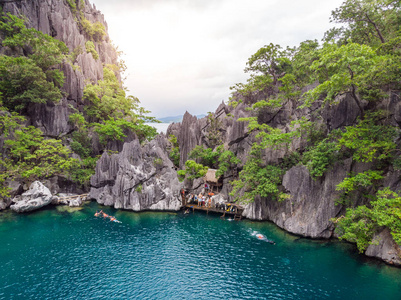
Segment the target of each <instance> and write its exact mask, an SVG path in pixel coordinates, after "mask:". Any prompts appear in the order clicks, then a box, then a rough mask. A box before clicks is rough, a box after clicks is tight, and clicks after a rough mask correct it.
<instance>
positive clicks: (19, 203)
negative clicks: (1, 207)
mask: <svg viewBox="0 0 401 300" xmlns="http://www.w3.org/2000/svg"><path fill="white" fill-rule="evenodd" d="M52 199H53V197H52V194H51V193H50V190H49V189H48V188H47V187H45V186H44V185H43V184H42V183H41V182H39V181H35V182H33V183H32V184H31V186H30V187H29V190H28V191H27V192H25V193H23V194H22V195H21V197H18V198H14V199H13V200H12V201H13V202H15V204H14V205H11V206H10V208H11V209H12V210H13V211H15V212H18V213H24V212H29V211H33V210H37V209H39V208H42V207H44V206H46V205H49V204H50V203H51V202H52Z"/></svg>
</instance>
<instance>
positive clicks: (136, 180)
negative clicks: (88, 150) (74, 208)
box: [89, 136, 182, 211]
mask: <svg viewBox="0 0 401 300" xmlns="http://www.w3.org/2000/svg"><path fill="white" fill-rule="evenodd" d="M166 147H167V145H166V139H165V137H164V136H158V137H157V138H156V139H154V140H152V141H151V142H149V143H147V144H146V145H144V146H141V145H140V144H139V141H138V140H134V141H132V142H130V143H126V144H125V145H124V148H123V151H121V152H120V153H119V154H112V155H109V154H107V153H106V152H105V153H103V155H102V157H101V159H100V160H99V161H98V163H97V166H96V174H95V175H94V176H93V177H92V179H91V186H92V188H91V191H90V195H89V198H93V199H96V200H97V202H98V203H100V204H104V205H107V206H114V207H115V208H122V209H128V210H134V211H143V210H179V209H180V208H181V199H180V193H179V192H180V189H181V187H182V185H181V184H180V182H179V181H178V177H177V173H176V171H175V169H174V165H173V163H172V162H171V161H170V159H169V158H168V155H167V150H166Z"/></svg>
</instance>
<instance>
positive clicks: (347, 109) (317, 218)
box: [167, 96, 401, 265]
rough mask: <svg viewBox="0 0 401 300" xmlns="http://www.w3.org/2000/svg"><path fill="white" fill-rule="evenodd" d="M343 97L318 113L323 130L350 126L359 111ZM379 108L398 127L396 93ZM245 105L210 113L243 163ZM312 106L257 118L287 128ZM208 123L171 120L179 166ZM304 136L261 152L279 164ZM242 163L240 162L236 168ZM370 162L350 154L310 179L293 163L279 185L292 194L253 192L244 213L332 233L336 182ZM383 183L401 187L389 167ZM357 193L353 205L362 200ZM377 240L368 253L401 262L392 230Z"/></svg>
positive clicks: (203, 138)
mask: <svg viewBox="0 0 401 300" xmlns="http://www.w3.org/2000/svg"><path fill="white" fill-rule="evenodd" d="M347 97H349V96H344V97H342V98H339V99H338V104H337V105H335V106H331V107H326V109H324V110H323V111H321V112H319V115H320V116H322V118H321V121H320V124H321V125H322V126H323V127H324V128H325V129H326V130H330V131H331V130H333V129H337V128H342V127H344V126H349V125H352V124H354V123H355V121H356V120H357V117H358V116H359V114H360V111H359V109H358V107H357V106H356V105H355V103H354V102H353V101H349V100H350V99H348V98H347ZM379 106H380V107H382V108H385V109H387V110H389V111H391V112H392V115H391V117H390V119H389V122H390V123H391V124H393V125H394V126H397V124H398V121H397V120H399V119H400V115H401V113H400V109H399V104H398V101H397V99H396V97H391V98H389V99H387V100H385V101H383V102H382V103H381V104H380V105H379ZM245 107H246V105H245V104H239V105H238V106H237V107H235V108H233V107H231V106H227V105H225V104H221V105H220V106H219V108H218V109H217V110H216V112H215V114H214V117H215V118H218V119H219V120H220V122H221V123H220V129H219V130H220V133H221V138H222V143H223V144H224V145H225V148H226V149H229V150H231V151H232V152H233V153H235V154H236V155H237V157H238V158H240V159H241V161H242V164H244V163H245V161H246V159H247V156H248V155H249V151H250V148H251V145H252V143H253V142H254V141H255V139H254V134H252V133H249V132H248V131H247V126H246V123H245V122H238V121H237V120H238V118H241V117H248V116H250V113H249V112H248V111H246V110H245ZM314 109H315V108H314V107H312V108H310V109H306V110H305V109H304V110H299V109H297V108H296V106H294V105H292V104H291V103H288V104H287V105H286V106H285V108H284V109H279V110H275V111H274V110H273V111H272V110H270V111H265V112H264V113H262V114H259V116H258V118H259V121H260V122H262V123H266V124H269V125H270V126H272V127H274V128H280V129H282V130H283V131H285V130H286V129H287V128H288V126H289V123H290V120H294V119H296V118H300V117H302V116H307V117H308V118H311V119H312V118H314V114H313V112H314ZM209 125H210V124H209V123H208V121H207V119H206V118H204V119H202V120H196V119H194V117H193V116H191V115H190V114H185V116H184V119H183V121H182V123H181V124H172V125H170V127H169V129H168V131H167V134H174V135H176V136H177V138H178V142H179V145H180V153H181V155H182V156H181V166H182V165H183V163H184V162H185V160H186V159H187V155H188V153H189V152H190V151H191V150H192V149H193V148H194V147H195V146H196V145H203V146H204V147H209V146H208V143H207V141H208V126H209ZM304 143H305V141H303V140H301V139H295V140H293V142H292V144H291V145H290V147H289V148H288V149H278V150H277V149H276V150H271V149H267V150H265V152H264V153H263V156H264V158H263V159H264V161H265V162H266V163H273V164H274V163H277V162H280V161H282V160H283V158H284V157H285V156H286V155H288V154H289V153H291V151H294V150H297V149H298V150H299V149H302V148H303V147H304ZM241 167H242V166H241V165H240V166H239V168H241ZM370 167H371V165H370V164H368V163H355V162H353V161H352V159H346V160H344V161H340V162H338V163H336V164H335V165H334V166H332V167H331V168H330V169H329V170H328V171H327V172H326V173H325V175H324V176H322V177H319V178H317V179H313V178H312V177H311V176H310V174H309V172H308V169H307V168H306V167H305V166H299V165H298V166H294V167H292V168H290V169H289V170H288V171H287V172H286V173H285V175H284V177H283V181H282V189H283V190H285V191H286V192H287V193H288V194H289V195H290V198H289V199H288V200H285V201H283V202H278V201H277V200H273V199H268V198H261V197H256V198H255V199H254V202H253V203H251V204H248V205H247V206H246V209H245V211H244V213H243V215H244V216H245V217H247V218H249V219H253V220H269V221H273V222H274V223H275V224H277V225H278V226H279V227H281V228H283V229H285V230H287V231H289V232H291V233H294V234H297V235H301V236H305V237H311V238H331V237H334V236H335V233H334V229H335V226H334V224H333V222H332V221H331V219H332V218H335V217H339V216H341V215H342V214H344V213H345V207H344V206H343V205H341V204H337V203H336V200H337V199H338V198H339V195H340V192H339V191H337V190H336V186H337V185H338V184H339V183H340V182H341V181H342V180H343V179H344V178H345V177H346V176H347V175H348V174H349V173H351V172H354V173H359V172H363V171H366V170H368V169H369V168H370ZM231 176H232V175H231V173H230V174H225V178H224V180H223V182H224V184H223V187H222V189H221V193H222V194H223V195H224V196H225V198H226V199H231V198H232V197H231V196H230V195H229V192H230V191H231V190H232V187H231V185H230V181H231V180H232V179H233V178H232V177H231ZM383 185H384V186H388V187H391V189H392V190H401V181H400V172H399V171H393V170H388V172H387V174H386V177H385V179H384V181H383ZM361 204H364V203H361V200H360V199H358V197H357V198H356V199H355V201H354V203H353V205H361ZM379 239H380V244H379V245H377V246H374V245H371V246H369V248H368V250H367V251H366V255H368V256H373V257H378V258H381V259H383V260H385V261H386V262H388V263H391V264H397V265H400V264H401V258H400V255H399V254H400V253H401V248H400V247H399V246H398V245H396V244H395V243H394V241H393V239H392V237H391V235H390V234H389V233H388V232H387V231H384V232H382V233H381V234H379Z"/></svg>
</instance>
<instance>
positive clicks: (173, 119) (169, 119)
mask: <svg viewBox="0 0 401 300" xmlns="http://www.w3.org/2000/svg"><path fill="white" fill-rule="evenodd" d="M183 117H184V116H183V115H180V116H170V117H163V118H158V120H159V121H161V122H162V123H178V122H181V121H182V118H183ZM196 117H197V118H198V119H202V118H204V117H206V115H205V114H200V115H196Z"/></svg>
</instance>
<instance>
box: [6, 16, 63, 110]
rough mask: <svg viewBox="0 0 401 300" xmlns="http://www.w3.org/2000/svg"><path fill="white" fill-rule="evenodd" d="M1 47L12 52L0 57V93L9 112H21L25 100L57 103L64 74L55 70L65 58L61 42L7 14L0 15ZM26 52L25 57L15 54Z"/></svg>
mask: <svg viewBox="0 0 401 300" xmlns="http://www.w3.org/2000/svg"><path fill="white" fill-rule="evenodd" d="M0 33H1V35H2V37H3V39H2V41H1V45H2V47H4V48H6V49H9V50H10V51H11V52H13V53H16V55H15V56H7V55H2V56H1V57H0V78H1V81H0V93H1V94H2V98H3V105H4V106H5V107H6V108H7V109H8V110H10V111H16V112H24V111H25V109H26V108H27V106H28V104H29V103H46V102H47V101H50V102H57V101H59V100H60V99H61V98H62V97H63V94H62V92H61V90H60V87H62V86H63V84H64V75H63V73H62V72H61V71H60V70H59V69H57V67H58V66H59V64H61V63H62V62H63V61H64V59H65V58H66V54H67V53H68V48H67V47H66V46H65V44H64V43H62V42H60V41H58V40H55V39H53V38H52V37H50V36H48V35H45V34H43V33H42V32H40V31H37V30H35V29H32V28H31V29H28V28H26V26H25V24H24V20H23V19H20V18H17V17H16V16H13V15H11V14H3V15H1V16H0ZM20 53H26V56H19V54H20Z"/></svg>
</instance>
